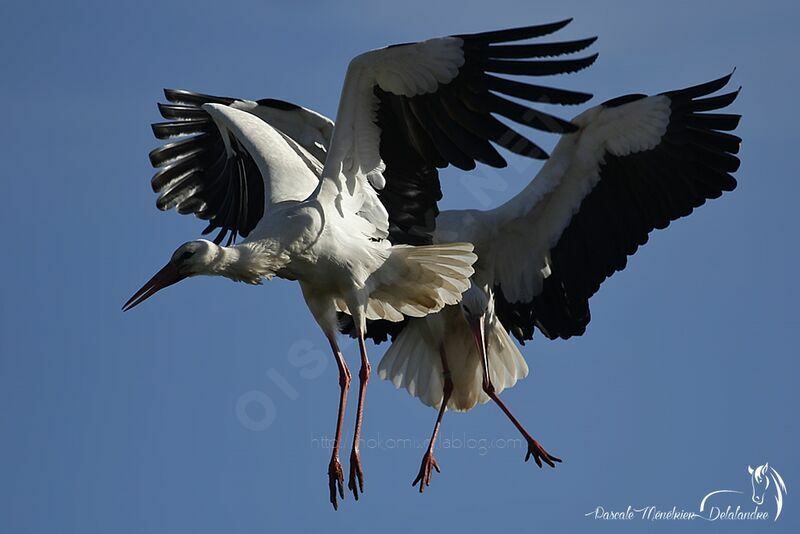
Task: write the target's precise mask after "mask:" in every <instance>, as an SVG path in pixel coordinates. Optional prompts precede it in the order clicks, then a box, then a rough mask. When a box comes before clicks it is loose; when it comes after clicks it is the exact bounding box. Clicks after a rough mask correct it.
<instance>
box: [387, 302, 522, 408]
mask: <svg viewBox="0 0 800 534" xmlns="http://www.w3.org/2000/svg"><path fill="white" fill-rule="evenodd" d="M448 312H449V313H448ZM460 314H461V312H460V311H459V310H452V311H451V310H449V309H448V310H445V312H442V313H440V314H437V315H430V316H428V317H426V318H424V319H415V320H411V321H409V323H408V325H407V326H406V327H405V328H404V329H403V331H402V332H401V333H400V335H399V336H397V338H395V340H394V341H393V342H392V345H391V347H389V350H388V351H387V352H386V354H385V355H384V356H383V359H381V362H380V364H379V366H378V376H380V377H381V378H382V379H384V380H390V381H391V382H392V383H393V384H394V386H395V387H396V388H401V387H403V388H405V389H406V390H408V392H409V394H410V395H412V396H415V397H418V398H419V399H420V400H421V401H422V402H423V403H424V404H426V405H428V406H432V407H434V408H438V407H439V406H440V405H441V403H442V397H443V387H444V378H443V371H442V363H441V356H440V353H439V350H440V347H442V346H444V347H445V354H446V357H447V363H448V367H449V368H450V373H451V377H452V380H453V394H452V396H451V398H450V402H448V408H449V409H451V410H457V411H467V410H470V409H472V408H473V407H474V406H475V405H476V404H477V403H478V402H482V403H483V402H486V401H488V400H489V397H488V396H487V395H486V394H485V393H484V392H483V388H482V373H483V371H482V368H481V361H480V355H479V353H478V350H477V347H475V343H474V342H473V340H472V336H471V334H470V331H469V329H468V327H467V326H466V323H465V321H464V320H463V318H462V317H460ZM443 316H444V317H443ZM445 317H446V319H445ZM487 340H488V345H489V369H490V373H491V378H492V384H494V387H495V390H496V391H497V392H498V393H500V392H501V391H503V390H504V389H506V388H510V387H512V386H513V385H514V384H516V382H517V381H518V380H520V379H522V378H524V377H526V376H527V375H528V365H527V363H525V359H524V358H523V357H522V354H521V353H520V352H519V350H518V349H517V346H516V345H515V344H514V342H513V341H512V340H511V338H510V337H509V335H508V333H507V332H506V331H505V329H504V328H503V326H502V325H501V324H500V322H499V321H496V322H495V324H494V325H493V326H491V327H490V328H489V331H488V332H487Z"/></svg>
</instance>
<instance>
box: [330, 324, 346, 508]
mask: <svg viewBox="0 0 800 534" xmlns="http://www.w3.org/2000/svg"><path fill="white" fill-rule="evenodd" d="M328 341H329V342H330V344H331V349H332V350H333V355H334V357H335V358H336V365H337V367H338V368H339V414H338V416H337V418H336V436H335V437H334V441H333V451H332V452H331V463H330V464H329V465H328V487H329V490H330V500H331V504H332V505H333V509H334V510H338V509H339V504H338V502H337V500H336V490H337V488H338V490H339V496H340V497H341V498H342V499H344V471H342V463H341V462H340V461H339V445H340V443H341V441H342V424H343V423H344V411H345V407H346V405H347V391H348V390H349V389H350V370H349V369H347V364H346V363H345V361H344V357H343V356H342V351H340V350H339V345H338V344H337V343H336V337H335V334H331V335H329V336H328Z"/></svg>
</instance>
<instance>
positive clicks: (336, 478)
mask: <svg viewBox="0 0 800 534" xmlns="http://www.w3.org/2000/svg"><path fill="white" fill-rule="evenodd" d="M328 488H329V490H330V493H331V504H332V505H333V509H334V510H338V509H339V503H338V502H337V501H336V490H337V488H338V490H339V496H340V497H341V498H342V500H344V471H342V464H341V463H340V462H339V458H338V457H333V458H331V463H330V465H329V466H328Z"/></svg>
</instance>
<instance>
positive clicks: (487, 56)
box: [123, 21, 596, 508]
mask: <svg viewBox="0 0 800 534" xmlns="http://www.w3.org/2000/svg"><path fill="white" fill-rule="evenodd" d="M568 22H569V21H562V22H559V23H554V24H547V25H540V26H530V27H525V28H516V29H511V30H501V31H495V32H486V33H478V34H472V35H458V36H450V37H442V38H435V39H430V40H427V41H423V42H418V43H410V44H402V45H394V46H390V47H387V48H383V49H379V50H374V51H371V52H367V53H365V54H362V55H360V56H358V57H356V58H355V59H353V60H352V61H351V63H350V65H349V68H348V70H347V74H346V76H345V80H344V86H343V88H342V92H341V97H340V102H339V108H338V111H337V116H336V121H337V122H336V125H335V126H334V124H333V123H332V122H331V121H330V120H329V119H326V118H325V117H323V116H322V115H319V114H318V113H315V112H313V111H311V110H308V109H305V108H301V107H299V106H296V105H294V104H290V103H287V102H283V101H278V100H273V99H265V100H258V101H248V100H238V99H231V98H221V97H214V96H210V95H203V94H199V93H193V92H189V91H175V90H167V91H165V96H166V98H167V100H168V101H169V102H170V103H169V104H162V105H160V111H161V114H162V115H163V116H164V117H165V118H167V119H169V122H166V123H158V124H154V125H153V130H154V133H155V135H156V137H158V138H159V139H169V138H173V137H183V136H192V137H189V138H188V139H184V140H180V141H177V142H172V143H169V144H167V145H164V146H162V147H160V148H157V149H155V150H154V151H152V152H151V153H150V159H151V162H152V164H153V166H155V167H157V168H159V169H160V170H159V171H158V172H157V174H156V175H155V176H154V178H153V179H152V186H153V189H154V191H155V192H157V193H159V197H158V200H157V207H158V208H160V209H162V210H167V209H172V208H175V209H177V211H178V212H180V213H194V214H195V215H197V216H198V217H200V218H203V219H207V220H208V221H209V224H208V227H207V228H206V230H205V231H204V234H206V233H209V232H211V231H214V230H216V229H219V233H218V234H217V236H216V238H215V239H214V240H213V241H209V240H205V239H200V240H195V241H190V242H188V243H185V244H183V245H181V246H180V247H178V249H177V250H176V251H175V252H174V253H173V255H172V257H171V258H170V260H169V262H168V263H167V265H166V266H164V267H163V268H162V269H161V270H160V271H159V272H158V273H157V274H156V275H155V276H153V278H152V279H151V280H150V281H148V282H147V283H146V284H145V285H144V286H143V287H142V288H141V289H140V290H139V291H137V292H136V293H135V294H134V295H133V297H131V299H130V300H129V301H128V302H127V303H126V304H125V306H124V307H123V309H124V310H128V309H130V308H133V307H134V306H136V305H138V304H140V303H141V302H143V301H144V300H145V299H147V298H149V297H150V296H152V295H153V294H155V293H156V292H157V291H159V290H160V289H162V288H165V287H167V286H169V285H172V284H174V283H176V282H178V281H180V280H183V279H185V278H187V277H191V276H195V275H215V276H225V277H227V278H230V279H232V280H234V281H240V282H245V283H249V284H259V283H260V281H261V280H262V279H263V278H266V279H269V278H271V277H272V276H279V277H282V278H286V279H290V280H297V281H298V282H299V283H300V286H301V289H302V291H303V296H304V299H305V301H306V304H307V305H308V307H309V309H310V311H311V313H312V315H313V316H314V318H315V319H316V321H317V323H318V324H319V326H320V327H321V329H322V331H323V333H324V334H325V336H326V337H327V339H328V341H329V343H330V346H331V350H332V352H333V354H334V357H335V359H336V363H337V367H338V370H339V388H340V392H339V408H338V415H337V423H336V433H335V439H334V446H333V450H332V453H331V461H330V464H329V468H328V482H329V495H330V501H331V504H332V505H333V507H334V508H337V507H338V502H337V490H338V494H339V497H341V498H344V487H343V484H344V474H343V470H342V467H341V463H340V461H339V447H340V442H341V437H342V424H343V419H344V413H345V404H346V399H347V393H348V389H349V384H350V380H351V379H350V372H349V370H348V368H347V365H346V363H345V360H344V358H343V356H342V354H341V351H340V350H339V347H338V344H337V341H336V335H335V334H336V331H337V327H338V322H337V312H339V313H345V314H347V315H349V316H351V317H352V321H353V325H354V328H353V332H354V335H355V336H356V337H357V338H358V341H359V349H360V357H361V369H360V372H359V398H358V408H357V412H356V422H355V430H354V435H353V446H352V449H351V455H350V476H349V481H348V488H349V489H350V490H351V491H352V492H353V495H354V497H355V498H356V499H358V496H359V493H360V492H363V471H362V467H361V461H360V454H359V448H358V444H359V439H360V430H361V422H362V417H363V411H364V399H365V393H366V386H367V381H368V378H369V373H370V363H369V360H368V357H367V349H366V344H365V340H364V336H365V333H366V321H367V320H369V321H379V320H382V321H388V322H399V321H403V320H404V319H405V318H407V317H417V318H419V317H423V316H425V315H427V314H428V313H432V312H437V311H439V310H441V309H442V308H443V307H445V306H452V305H455V304H457V303H458V301H459V300H460V298H461V294H462V293H463V292H464V291H465V290H466V289H467V288H468V287H469V284H470V282H469V278H470V276H471V275H472V274H473V273H474V270H473V268H472V264H473V263H474V262H475V260H476V256H475V254H474V253H473V252H472V249H473V247H472V245H471V244H470V243H467V242H458V241H452V240H451V241H450V242H448V243H431V238H430V236H431V232H432V231H433V228H434V221H435V216H436V213H437V211H436V209H435V200H436V198H433V197H430V195H429V190H430V187H431V185H432V184H435V188H434V189H438V175H437V167H445V166H447V165H448V164H451V163H452V164H454V165H455V166H457V167H459V168H461V169H471V168H474V166H475V161H480V162H483V163H486V164H488V165H492V166H495V167H502V166H504V165H505V164H506V162H505V160H504V159H503V157H502V156H500V154H499V153H498V152H497V150H496V149H495V148H494V146H493V145H499V146H502V147H504V148H506V149H508V150H511V151H513V152H516V153H518V154H522V155H525V156H529V157H533V158H543V157H545V156H546V154H545V152H544V151H543V150H542V149H541V148H539V147H538V146H537V145H535V144H534V143H532V142H530V141H529V140H528V139H526V138H525V137H523V136H521V135H519V134H518V133H516V132H515V131H514V130H513V129H511V128H509V127H508V126H507V125H505V124H504V123H502V122H500V121H499V120H498V119H496V118H495V117H494V116H493V114H498V115H501V116H504V117H506V118H509V119H511V120H513V121H516V122H518V123H521V124H524V125H527V126H531V127H533V128H536V129H539V130H544V131H548V132H556V133H565V132H571V131H574V130H575V129H576V127H575V126H574V125H573V124H571V123H569V122H567V121H564V120H562V119H559V118H557V117H554V116H552V115H548V114H546V113H543V112H541V111H537V110H534V109H532V108H529V107H528V106H525V105H522V104H520V103H517V102H514V101H511V100H508V99H507V98H504V97H503V96H502V95H507V96H511V97H515V98H520V99H524V100H528V101H531V102H561V103H569V102H573V101H584V100H585V99H587V98H589V95H586V94H583V93H575V92H571V91H563V90H556V89H550V88H547V87H542V86H538V85H531V84H527V83H522V82H519V81H514V80H509V79H506V78H501V77H497V76H495V75H494V74H492V73H495V74H497V73H500V74H503V73H505V74H527V75H534V76H535V75H547V74H557V73H563V72H572V71H575V70H579V69H581V68H584V67H586V66H588V65H590V64H591V63H592V62H593V61H594V59H595V58H596V54H595V55H591V56H587V57H583V58H579V59H570V60H530V59H531V58H541V57H547V56H555V55H560V54H565V53H572V52H577V51H579V50H582V49H583V48H585V47H587V46H588V45H590V44H591V43H592V42H593V40H594V39H584V40H580V41H568V42H560V43H542V44H522V45H507V44H502V43H507V42H512V41H520V40H526V39H531V38H534V37H539V36H542V35H546V34H549V33H552V32H554V31H556V30H558V29H560V28H562V27H563V26H564V25H566V24H567V23H568ZM431 201H433V203H434V204H433V205H431ZM237 236H241V237H242V238H244V239H243V240H242V241H241V242H239V243H238V244H235V240H236V238H237ZM226 237H227V242H226V245H225V246H222V242H223V241H224V240H225V239H226Z"/></svg>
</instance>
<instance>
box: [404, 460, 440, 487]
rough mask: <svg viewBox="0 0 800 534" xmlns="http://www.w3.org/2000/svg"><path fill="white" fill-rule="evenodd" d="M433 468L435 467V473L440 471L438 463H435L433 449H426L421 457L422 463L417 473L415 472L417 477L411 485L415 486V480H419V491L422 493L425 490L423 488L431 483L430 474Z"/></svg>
mask: <svg viewBox="0 0 800 534" xmlns="http://www.w3.org/2000/svg"><path fill="white" fill-rule="evenodd" d="M434 469H436V472H437V473H441V470H440V469H439V464H437V463H436V458H434V457H433V451H428V452H426V453H425V456H423V457H422V465H421V466H420V468H419V474H417V478H415V479H414V482H412V483H411V485H412V486H416V485H417V482H419V492H420V493H422V492H423V491H425V488H426V487H427V486H430V485H431V476H432V475H433V470H434Z"/></svg>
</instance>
